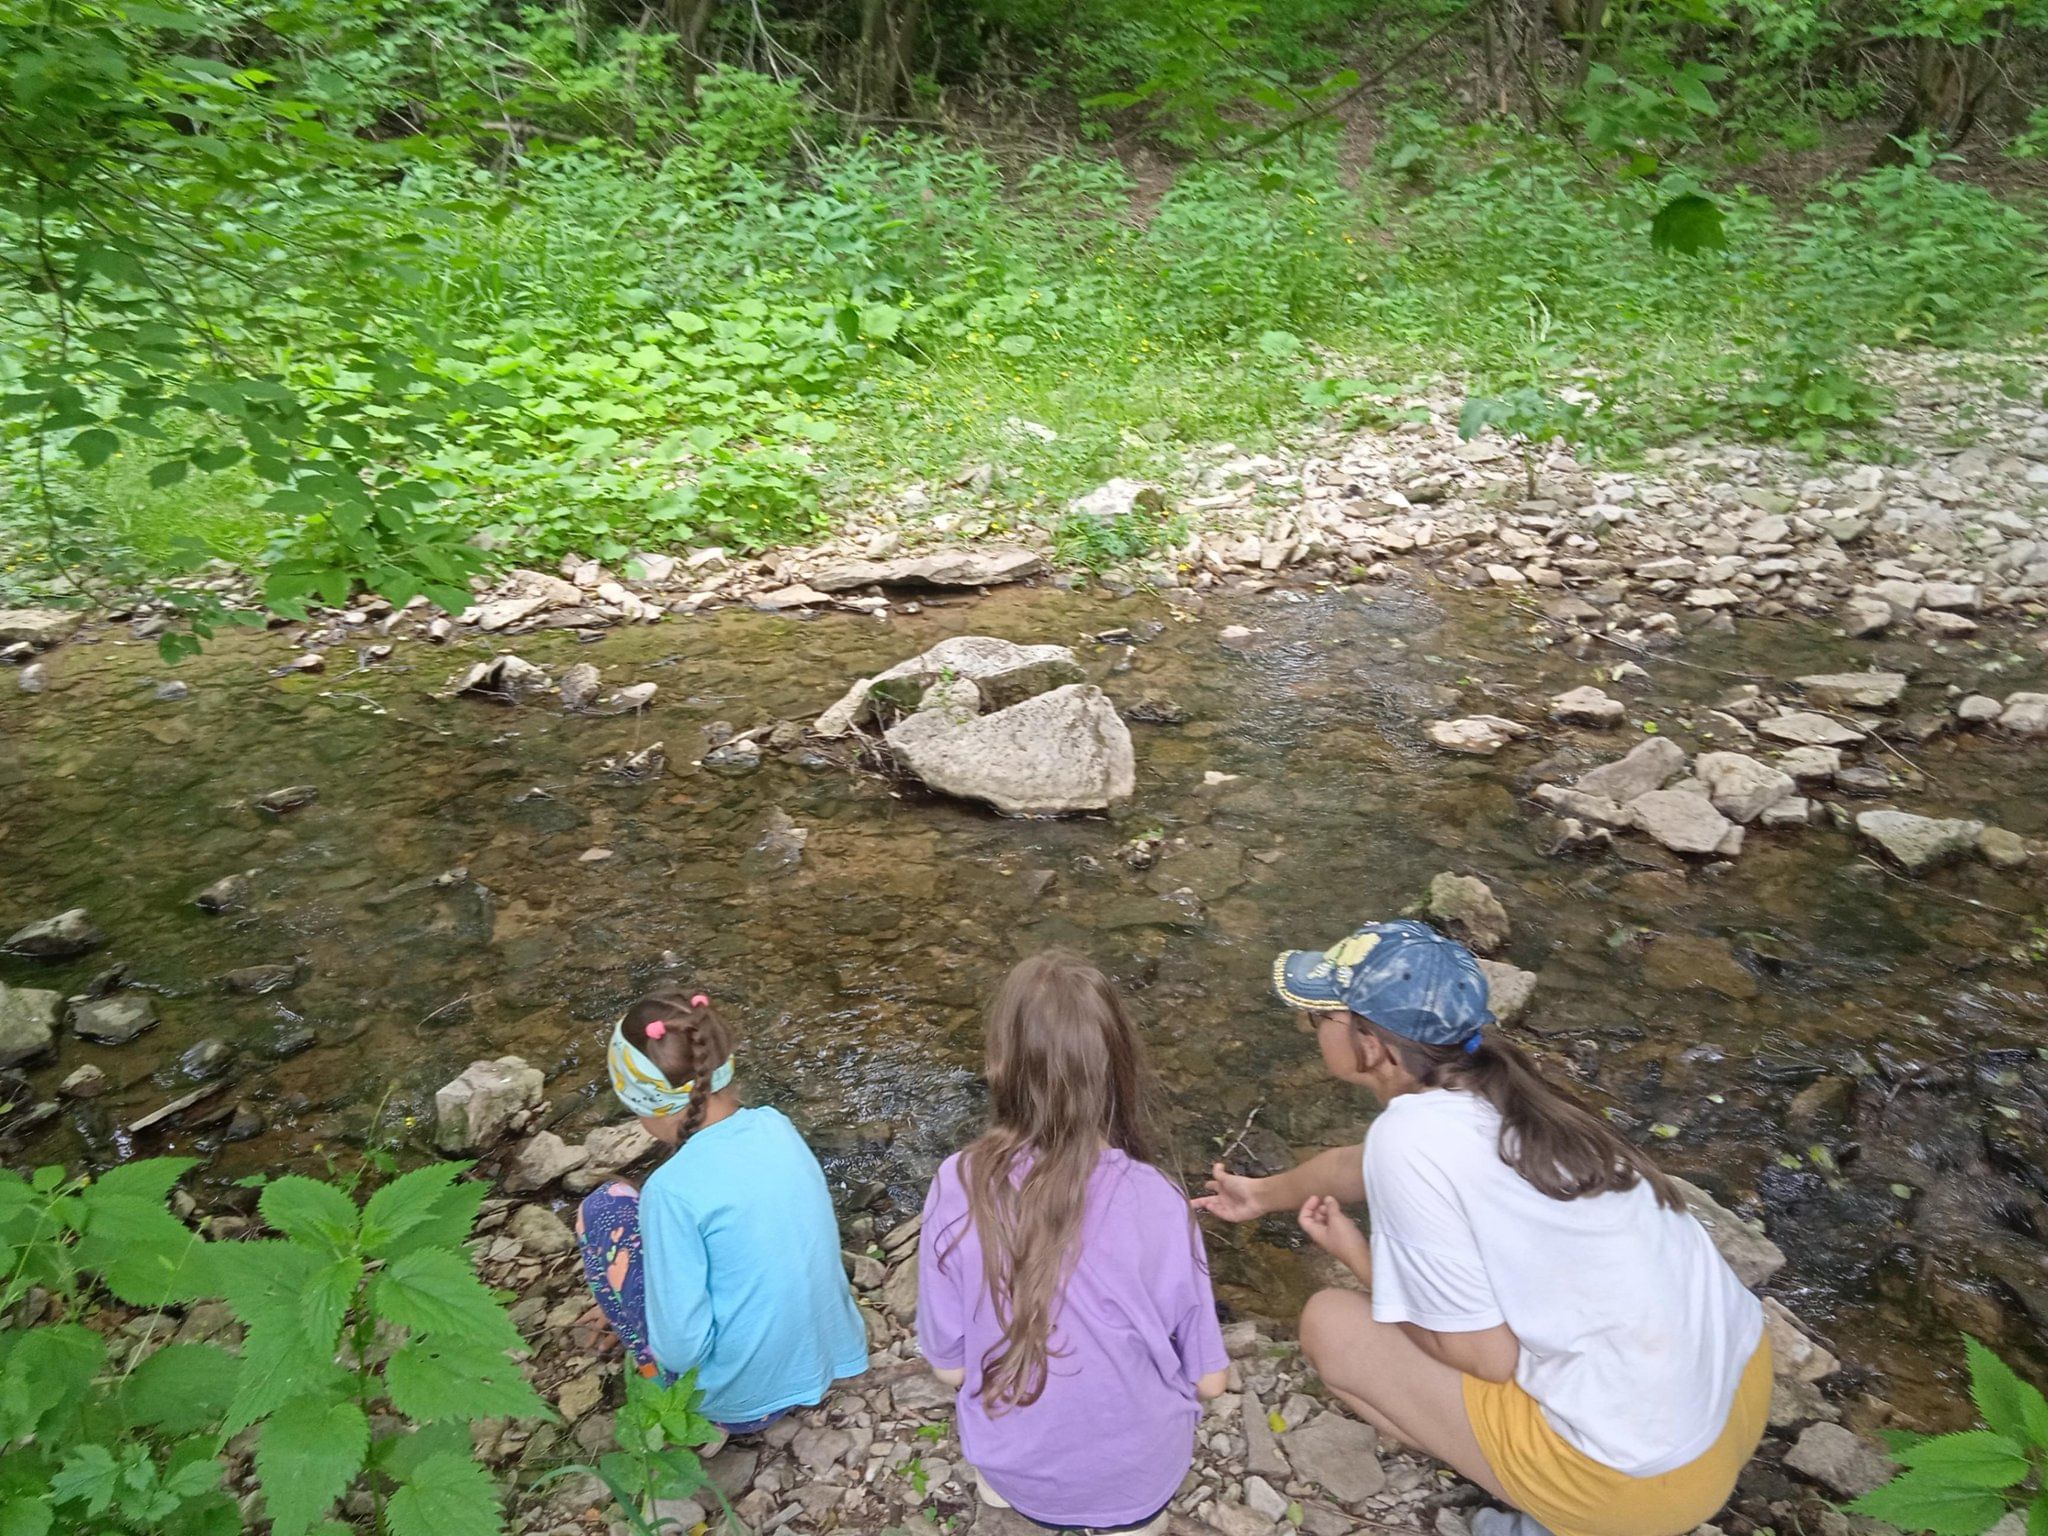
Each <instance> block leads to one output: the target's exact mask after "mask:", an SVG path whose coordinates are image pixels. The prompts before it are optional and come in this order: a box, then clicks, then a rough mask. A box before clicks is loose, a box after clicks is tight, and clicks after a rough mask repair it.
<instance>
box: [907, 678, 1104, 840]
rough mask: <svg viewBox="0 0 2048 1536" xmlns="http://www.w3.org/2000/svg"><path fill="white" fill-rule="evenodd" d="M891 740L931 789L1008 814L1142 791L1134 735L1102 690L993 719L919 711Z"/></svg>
mask: <svg viewBox="0 0 2048 1536" xmlns="http://www.w3.org/2000/svg"><path fill="white" fill-rule="evenodd" d="M884 739H885V740H886V741H887V742H888V744H889V747H890V749H891V750H892V751H893V752H894V753H895V754H896V758H897V761H898V762H899V763H901V764H902V765H903V767H904V768H906V769H908V770H909V771H910V772H911V773H914V774H916V775H917V777H918V778H920V779H922V780H923V781H924V782H925V784H927V785H928V786H929V787H931V788H932V789H936V790H938V791H940V792H941V793H942V794H948V795H957V796H959V797H960V798H961V799H963V800H980V801H984V802H986V803H987V804H989V805H992V806H994V807H995V808H996V809H997V810H998V811H1001V812H1002V813H1003V814H1004V815H1006V816H1064V815H1070V814H1072V813H1073V812H1076V811H1100V810H1105V809H1107V808H1108V807H1109V805H1110V804H1111V803H1112V802H1114V801H1117V800H1124V799H1128V798H1129V797H1130V794H1131V791H1132V790H1133V789H1134V788H1135V787H1136V781H1137V759H1136V755H1135V753H1134V752H1133V751H1132V748H1131V733H1130V730H1129V728H1128V727H1126V726H1125V724H1124V722H1123V720H1122V719H1121V718H1120V717H1119V716H1118V714H1117V712H1116V706H1115V705H1113V704H1111V703H1110V702H1109V700H1108V699H1107V698H1106V697H1105V696H1104V695H1103V692H1102V690H1101V689H1099V688H1096V687H1094V686H1093V685H1091V684H1087V683H1071V684H1069V685H1067V686H1066V687H1064V688H1055V689H1053V690H1052V692H1050V693H1041V694H1039V695H1038V696H1037V697H1036V698H1030V699H1026V700H1025V701H1024V702H1023V703H1021V704H1013V705H1012V706H1011V707H1010V708H1008V709H1001V710H997V711H996V712H995V713H994V714H991V715H969V714H966V713H965V712H963V711H956V710H952V709H944V708H940V709H925V710H919V711H918V712H917V713H916V714H913V715H909V716H907V717H905V718H904V719H902V720H900V721H898V722H897V723H896V724H895V725H893V726H891V727H890V728H889V729H888V731H887V732H886V733H885V736H884Z"/></svg>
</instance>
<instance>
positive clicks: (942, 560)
mask: <svg viewBox="0 0 2048 1536" xmlns="http://www.w3.org/2000/svg"><path fill="white" fill-rule="evenodd" d="M1044 569H1045V561H1044V560H1043V559H1042V558H1040V557H1039V555H1038V554H1036V553H1035V552H1034V551H1032V550H1028V549H996V548H981V549H950V550H942V551H941V552H940V553H938V554H935V555H906V556H904V557H903V558H901V559H898V560H845V561H841V562H840V563H839V564H837V565H828V566H826V567H825V568H824V569H823V570H820V571H815V572H813V573H812V575H811V578H810V584H811V586H813V587H815V588H816V589H817V590H818V591H820V592H850V591H852V590H853V589H854V588H856V587H993V586H1000V585H1002V584H1003V583H1005V582H1011V581H1022V580H1024V578H1025V577H1027V576H1036V575H1037V574H1038V573H1039V572H1040V571H1042V570H1044Z"/></svg>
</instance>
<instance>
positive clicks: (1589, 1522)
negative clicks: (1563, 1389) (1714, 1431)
mask: <svg viewBox="0 0 2048 1536" xmlns="http://www.w3.org/2000/svg"><path fill="white" fill-rule="evenodd" d="M1770 1406H1771V1346H1770V1344H1769V1342H1768V1341H1760V1342H1759V1343H1758V1344H1757V1347H1756V1353H1755V1354H1754V1355H1752V1356H1750V1359H1749V1364H1748V1365H1747V1366H1746V1367H1745V1368H1744V1369H1743V1372H1742V1381H1741V1383H1740V1384H1739V1385H1738V1386H1737V1387H1736V1389H1735V1401H1734V1403H1733V1404H1731V1405H1730V1407H1729V1409H1728V1423H1727V1426H1726V1427H1725V1428H1723V1429H1722V1431H1721V1438H1720V1439H1718V1440H1716V1441H1715V1442H1714V1443H1713V1445H1712V1446H1711V1447H1709V1448H1708V1449H1707V1450H1706V1451H1704V1452H1702V1453H1701V1454H1700V1455H1699V1456H1698V1457H1697V1458H1695V1459H1694V1460H1692V1461H1689V1462H1687V1463H1686V1464H1685V1465H1684V1466H1682V1467H1673V1468H1672V1469H1671V1470H1670V1471H1669V1472H1660V1473H1658V1474H1657V1475H1656V1476H1655V1477H1630V1476H1629V1475H1628V1474H1627V1473H1626V1472H1617V1471H1615V1470H1614V1469H1613V1468H1612V1467H1606V1466H1602V1465H1601V1464H1600V1463H1599V1462H1597V1461H1595V1460H1593V1458H1592V1457H1590V1456H1588V1455H1587V1454H1586V1453H1585V1452H1584V1451H1582V1450H1580V1449H1579V1448H1578V1447H1577V1446H1575V1445H1573V1444H1572V1443H1571V1442H1570V1441H1568V1440H1566V1439H1565V1438H1564V1436H1562V1435H1560V1434H1559V1433H1558V1432H1557V1431H1556V1430H1554V1429H1552V1428H1551V1427H1550V1421H1549V1420H1548V1419H1546V1418H1545V1417H1544V1416H1543V1410H1542V1408H1540V1407H1539V1406H1537V1403H1536V1399H1535V1398H1533V1397H1531V1396H1530V1395H1529V1394H1528V1393H1526V1392H1524V1391H1523V1390H1522V1389H1521V1387H1520V1386H1518V1385H1517V1384H1516V1383H1514V1382H1512V1381H1500V1382H1495V1381H1481V1380H1480V1379H1479V1378H1478V1377H1476V1376H1467V1377H1466V1378H1465V1416H1466V1417H1467V1418H1468V1419H1470V1420H1471V1421H1472V1433H1473V1434H1474V1435H1476V1436H1478V1438H1479V1448H1480V1449H1481V1450H1483V1451H1484V1452H1486V1459H1487V1461H1488V1462H1489V1463H1490V1464H1491V1465H1492V1467H1493V1470H1494V1475H1495V1476H1497V1477H1498V1478H1499V1479H1500V1482H1501V1486H1502V1487H1503V1488H1505V1489H1507V1491H1508V1497H1509V1498H1511V1499H1512V1500H1514V1503H1515V1507H1516V1508H1517V1509H1520V1510H1523V1511H1525V1512H1526V1513H1528V1514H1531V1515H1534V1516H1535V1517H1536V1518H1537V1519H1538V1520H1540V1521H1542V1522H1543V1523H1544V1524H1545V1525H1547V1526H1549V1527H1550V1529H1551V1530H1553V1531H1555V1532H1556V1533H1557V1536H1681V1533H1683V1532H1686V1531H1690V1530H1692V1529H1693V1528H1694V1527H1695V1526H1698V1525H1701V1524H1703V1523H1705V1522H1706V1521H1708V1520H1711V1519H1712V1518H1713V1517H1714V1515H1715V1514H1716V1513H1717V1512H1718V1511H1719V1510H1720V1508H1721V1506H1722V1505H1723V1504H1725V1503H1727V1502H1728V1495H1729V1494H1731V1493H1733V1492H1734V1491H1735V1478H1736V1475H1737V1474H1738V1473H1740V1472H1741V1471H1742V1469H1743V1467H1744V1466H1746V1465H1747V1464H1748V1462H1749V1458H1750V1457H1751V1456H1752V1455H1754V1454H1755V1452H1756V1447H1757V1442H1758V1441H1760V1440H1761V1439H1763V1433H1764V1420H1765V1416H1766V1415H1767V1414H1768V1413H1769V1411H1770Z"/></svg>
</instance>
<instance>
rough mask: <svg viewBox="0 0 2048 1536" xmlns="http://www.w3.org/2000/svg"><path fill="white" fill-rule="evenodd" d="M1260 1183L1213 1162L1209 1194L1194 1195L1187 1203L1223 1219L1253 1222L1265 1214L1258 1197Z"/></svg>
mask: <svg viewBox="0 0 2048 1536" xmlns="http://www.w3.org/2000/svg"><path fill="white" fill-rule="evenodd" d="M1260 1183H1261V1181H1260V1180H1258V1179H1253V1178H1247V1177H1246V1176H1245V1175H1243V1174H1241V1173H1231V1172H1229V1171H1227V1170H1226V1169H1225V1168H1224V1166H1223V1165H1222V1164H1221V1163H1217V1164H1215V1165H1214V1166H1213V1167H1211V1168H1210V1170H1209V1193H1207V1194H1206V1195H1197V1196H1195V1198H1194V1199H1193V1200H1191V1201H1189V1202H1188V1203H1189V1204H1190V1205H1192V1206H1194V1208H1195V1209H1196V1210H1198V1211H1207V1212H1208V1213H1209V1214H1210V1215H1211V1216H1220V1217H1221V1218H1222V1219H1223V1220H1225V1221H1256V1220H1257V1219H1258V1218H1259V1217H1261V1216H1263V1215H1265V1214H1266V1207H1265V1205H1264V1203H1263V1202H1262V1201H1261V1200H1260V1199H1259V1184H1260Z"/></svg>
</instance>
